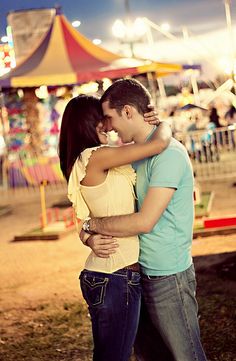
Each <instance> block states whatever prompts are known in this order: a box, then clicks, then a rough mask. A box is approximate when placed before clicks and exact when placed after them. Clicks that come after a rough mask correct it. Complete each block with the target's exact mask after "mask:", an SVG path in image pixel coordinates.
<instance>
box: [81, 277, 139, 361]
mask: <svg viewBox="0 0 236 361" xmlns="http://www.w3.org/2000/svg"><path fill="white" fill-rule="evenodd" d="M80 285H81V289H82V293H83V296H84V299H85V300H86V302H87V304H88V306H89V313H90V315H91V321H92V330H93V341H94V350H93V361H128V360H129V357H130V355H131V352H132V346H133V343H134V340H135V336H136V333H137V328H138V320H139V313H140V303H141V285H140V274H139V273H137V272H132V271H131V270H119V271H116V272H114V273H112V274H107V273H100V272H93V271H87V270H83V271H82V272H81V275H80Z"/></svg>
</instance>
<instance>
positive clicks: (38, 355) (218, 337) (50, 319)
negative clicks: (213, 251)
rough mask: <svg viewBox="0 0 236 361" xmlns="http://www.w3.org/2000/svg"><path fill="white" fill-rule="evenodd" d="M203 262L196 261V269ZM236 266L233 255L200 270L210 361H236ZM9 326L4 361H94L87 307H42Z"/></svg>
mask: <svg viewBox="0 0 236 361" xmlns="http://www.w3.org/2000/svg"><path fill="white" fill-rule="evenodd" d="M201 258H203V257H196V262H195V263H196V265H197V266H198V264H199V262H200V260H201ZM205 261H206V257H204V262H205ZM203 264H205V263H203ZM235 264H236V256H235V254H234V257H233V258H231V259H229V261H228V263H224V264H220V265H219V264H218V265H217V266H211V267H210V268H209V267H208V268H207V267H206V266H204V267H205V268H202V269H200V268H199V267H197V269H198V271H197V280H198V302H199V313H200V326H201V334H202V341H203V345H204V348H205V350H206V353H207V357H208V361H233V360H235V359H236V358H235V355H236V336H235V321H236V307H235V306H236V305H235V299H236V290H235V271H233V270H235ZM11 312H12V311H10V313H11ZM22 315H24V317H23V316H22ZM1 316H4V313H2V315H1ZM5 317H6V313H5ZM8 322H9V320H8V318H6V319H5V323H2V322H1V323H0V334H1V339H0V359H1V360H4V361H5V360H6V361H21V360H25V361H51V360H53V361H59V360H60V361H91V360H92V357H91V353H92V335H91V324H90V318H89V317H88V311H87V307H86V305H85V304H84V303H83V302H80V303H64V304H62V305H60V306H59V305H52V304H48V303H45V304H40V305H38V306H37V307H35V308H33V309H31V310H29V309H28V310H22V312H18V313H17V316H16V317H13V319H12V322H11V325H10V327H9V324H8V327H4V324H5V325H6V324H7V323H8ZM132 360H134V359H132Z"/></svg>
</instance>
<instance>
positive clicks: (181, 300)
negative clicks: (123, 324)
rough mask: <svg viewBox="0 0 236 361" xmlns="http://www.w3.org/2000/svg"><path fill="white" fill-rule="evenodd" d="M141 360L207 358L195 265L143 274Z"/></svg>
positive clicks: (137, 350) (137, 351)
mask: <svg viewBox="0 0 236 361" xmlns="http://www.w3.org/2000/svg"><path fill="white" fill-rule="evenodd" d="M141 283H142V292H143V299H142V308H141V314H140V323H139V329H138V334H137V338H136V341H135V354H136V356H137V360H138V361H157V360H158V361H206V356H205V353H204V350H203V348H202V344H201V340H200V331H199V324H198V316H197V313H198V306H197V301H196V298H195V291H196V279H195V271H194V267H193V265H192V266H191V267H190V268H188V269H187V270H186V271H184V272H179V273H176V274H173V275H170V276H157V277H148V276H145V275H143V276H142V282H141Z"/></svg>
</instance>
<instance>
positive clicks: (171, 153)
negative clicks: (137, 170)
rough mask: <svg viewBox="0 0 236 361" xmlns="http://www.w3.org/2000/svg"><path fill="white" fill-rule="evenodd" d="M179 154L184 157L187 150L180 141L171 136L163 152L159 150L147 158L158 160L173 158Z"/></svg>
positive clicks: (186, 154)
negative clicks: (158, 152)
mask: <svg viewBox="0 0 236 361" xmlns="http://www.w3.org/2000/svg"><path fill="white" fill-rule="evenodd" d="M179 155H182V156H184V157H186V156H188V153H187V150H186V148H185V147H184V146H183V144H182V143H180V142H179V141H178V140H176V139H175V138H171V141H170V144H169V145H168V147H167V148H166V149H165V150H164V151H163V152H161V153H160V154H156V155H154V156H153V157H151V158H149V159H150V160H158V159H163V158H173V159H175V158H176V157H179Z"/></svg>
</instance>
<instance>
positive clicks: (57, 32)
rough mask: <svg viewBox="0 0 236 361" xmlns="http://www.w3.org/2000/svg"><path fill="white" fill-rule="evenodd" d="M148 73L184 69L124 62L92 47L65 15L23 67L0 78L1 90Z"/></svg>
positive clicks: (179, 66)
mask: <svg viewBox="0 0 236 361" xmlns="http://www.w3.org/2000/svg"><path fill="white" fill-rule="evenodd" d="M147 71H154V72H157V74H159V75H163V74H169V73H176V72H180V71H182V66H181V65H178V64H165V63H151V62H145V61H140V60H135V59H124V58H122V57H120V56H119V55H116V54H113V53H111V52H110V51H107V50H105V49H103V48H101V47H99V46H97V45H95V44H93V43H92V42H91V41H90V40H89V39H87V38H86V37H84V36H83V35H82V34H80V33H79V32H78V31H77V30H76V29H74V28H73V26H72V25H71V24H70V23H69V22H68V20H67V19H66V18H65V17H64V16H63V15H62V14H60V13H56V15H55V18H54V21H53V22H52V25H51V27H50V29H49V31H48V32H47V34H46V35H45V37H44V38H43V39H42V41H41V43H40V44H39V45H38V46H37V47H36V49H34V50H33V51H32V53H31V54H30V55H29V56H28V57H27V58H26V59H25V60H24V61H23V62H22V63H21V64H19V65H18V66H17V67H16V68H15V69H13V70H12V71H11V72H10V73H8V74H7V75H5V76H3V77H2V78H0V86H1V87H3V88H4V87H36V86H40V85H66V84H78V83H84V82H88V81H91V80H99V79H102V78H104V77H108V78H119V77H123V76H126V75H136V74H141V73H145V72H147Z"/></svg>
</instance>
